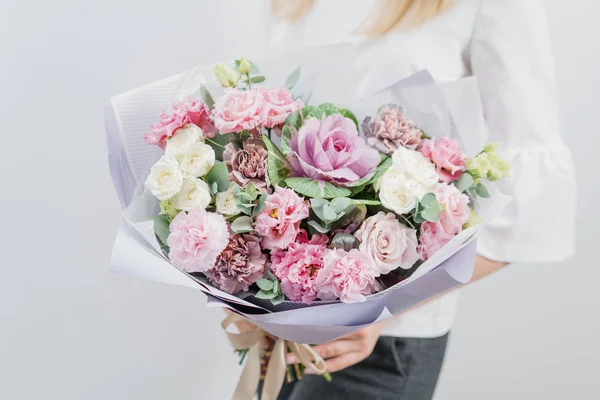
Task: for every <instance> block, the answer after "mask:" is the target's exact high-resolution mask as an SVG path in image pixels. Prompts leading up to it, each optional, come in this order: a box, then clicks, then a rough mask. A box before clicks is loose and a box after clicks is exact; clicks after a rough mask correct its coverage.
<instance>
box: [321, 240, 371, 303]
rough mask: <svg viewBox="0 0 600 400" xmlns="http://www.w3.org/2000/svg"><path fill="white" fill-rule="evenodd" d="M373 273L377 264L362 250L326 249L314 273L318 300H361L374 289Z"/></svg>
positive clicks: (350, 301)
mask: <svg viewBox="0 0 600 400" xmlns="http://www.w3.org/2000/svg"><path fill="white" fill-rule="evenodd" d="M376 277H377V268H376V267H375V266H374V265H373V262H372V261H371V259H370V258H369V256H367V255H366V254H365V253H363V252H362V251H360V250H358V249H352V250H350V251H349V252H347V251H345V250H342V249H330V250H327V251H326V252H325V257H323V268H321V269H320V270H319V272H318V274H317V290H318V293H317V296H318V297H319V298H320V299H321V300H335V299H337V298H339V299H340V300H341V301H342V302H344V303H355V302H359V301H365V300H366V297H365V296H367V295H369V294H371V293H373V291H374V290H375V278H376Z"/></svg>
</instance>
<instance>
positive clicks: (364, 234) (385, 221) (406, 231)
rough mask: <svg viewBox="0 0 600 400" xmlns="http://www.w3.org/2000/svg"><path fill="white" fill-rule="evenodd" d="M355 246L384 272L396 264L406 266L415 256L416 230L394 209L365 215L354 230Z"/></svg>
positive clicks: (383, 273)
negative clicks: (394, 211) (358, 244)
mask: <svg viewBox="0 0 600 400" xmlns="http://www.w3.org/2000/svg"><path fill="white" fill-rule="evenodd" d="M354 236H356V238H357V239H358V240H359V241H360V242H361V243H360V246H359V250H360V251H362V252H364V253H365V254H367V255H368V256H369V257H370V258H371V260H372V261H373V263H374V265H375V266H376V267H377V269H378V275H385V274H387V273H390V272H392V271H393V270H395V269H396V268H403V269H410V268H411V267H412V266H413V265H414V264H415V262H417V260H418V259H419V255H418V254H417V244H418V242H417V232H416V231H415V230H414V229H410V228H409V227H407V226H406V225H403V224H401V223H400V222H399V221H398V219H396V215H395V214H394V213H387V214H386V213H384V212H383V211H380V212H379V213H377V214H375V215H373V216H371V217H369V218H367V219H366V220H365V221H364V222H363V224H362V225H361V227H360V228H359V229H358V230H357V231H356V233H355V234H354Z"/></svg>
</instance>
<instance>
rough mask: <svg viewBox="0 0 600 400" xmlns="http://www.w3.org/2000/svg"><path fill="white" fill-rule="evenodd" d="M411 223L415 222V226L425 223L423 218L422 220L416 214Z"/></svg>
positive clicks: (419, 215)
mask: <svg viewBox="0 0 600 400" xmlns="http://www.w3.org/2000/svg"><path fill="white" fill-rule="evenodd" d="M413 221H415V223H417V224H422V223H423V222H425V221H426V220H425V218H423V217H422V216H421V214H420V213H419V214H416V215H415V216H414V217H413Z"/></svg>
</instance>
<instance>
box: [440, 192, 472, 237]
mask: <svg viewBox="0 0 600 400" xmlns="http://www.w3.org/2000/svg"><path fill="white" fill-rule="evenodd" d="M434 193H435V198H436V200H437V202H438V204H439V205H440V209H441V211H440V214H439V219H440V221H439V222H440V224H442V226H443V228H444V230H445V231H446V232H448V233H449V234H451V235H456V234H457V233H459V232H460V231H462V227H463V225H464V224H466V223H467V221H468V220H469V216H470V215H471V213H470V211H469V197H468V196H467V195H465V194H463V193H461V192H460V190H458V189H457V188H456V186H454V185H446V184H444V183H439V184H437V185H436V187H435V190H434Z"/></svg>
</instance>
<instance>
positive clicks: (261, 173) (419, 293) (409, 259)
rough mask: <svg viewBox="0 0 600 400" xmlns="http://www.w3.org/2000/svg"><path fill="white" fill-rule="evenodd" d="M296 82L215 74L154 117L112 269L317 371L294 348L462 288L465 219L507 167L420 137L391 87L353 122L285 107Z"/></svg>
mask: <svg viewBox="0 0 600 400" xmlns="http://www.w3.org/2000/svg"><path fill="white" fill-rule="evenodd" d="M301 71H302V70H301V68H300V67H298V68H296V69H295V70H294V71H293V72H292V73H291V74H290V75H289V76H288V78H287V79H286V80H285V83H284V84H283V85H276V86H268V85H264V86H263V83H264V82H265V81H266V80H267V79H266V78H267V77H265V76H263V75H261V74H260V72H259V69H258V67H257V66H256V65H255V64H254V63H252V62H249V61H248V60H246V59H244V58H240V59H238V60H235V62H233V63H225V62H224V63H219V64H216V65H214V66H213V68H212V73H213V76H210V75H209V73H208V71H207V70H206V69H205V70H204V71H203V75H202V76H203V80H204V81H205V83H206V84H204V83H201V84H199V85H198V88H199V90H198V92H197V93H196V94H195V95H191V96H190V95H185V96H181V97H180V98H179V99H177V100H175V101H173V102H172V103H171V104H170V105H169V106H168V107H167V109H166V110H164V111H163V112H162V114H160V115H156V117H155V118H156V122H155V123H154V124H153V125H152V126H151V127H149V132H147V133H146V134H145V135H144V141H145V142H146V144H148V145H154V146H156V149H157V153H153V155H152V159H153V161H152V162H153V164H152V165H151V167H150V169H149V171H147V168H146V174H145V175H146V177H145V179H144V181H143V182H144V183H143V185H140V186H139V188H138V190H137V192H135V193H133V194H132V195H131V199H130V201H129V204H128V208H127V209H126V211H125V213H124V219H123V221H124V222H123V224H122V226H121V230H120V234H119V237H118V238H117V242H116V244H115V250H114V253H113V260H112V264H113V266H115V265H116V266H117V268H119V269H121V270H124V269H125V270H128V271H130V272H131V271H132V270H136V271H139V270H142V269H144V268H147V270H146V272H144V274H145V275H146V276H151V277H153V278H154V279H158V280H163V281H167V282H172V283H174V282H175V281H180V280H182V279H184V280H185V281H186V283H185V284H186V285H191V286H195V287H198V288H200V289H201V290H203V291H204V292H205V293H207V294H208V295H209V297H210V300H211V302H212V303H213V304H218V305H220V306H223V307H227V308H229V309H230V310H233V311H234V312H235V314H234V315H237V316H238V317H235V316H230V317H228V318H227V320H226V322H225V323H224V328H227V325H229V324H231V323H234V322H235V321H236V318H240V317H239V316H241V317H244V318H246V319H248V320H250V321H251V322H252V323H253V324H255V325H257V326H258V327H260V329H261V332H265V333H268V334H270V335H272V336H273V337H275V338H278V339H279V342H276V344H275V347H276V348H277V349H278V350H277V351H278V354H279V353H281V354H283V353H282V352H284V351H285V349H286V347H287V348H288V349H289V350H291V351H294V352H296V353H297V354H298V355H299V358H300V359H301V360H304V361H303V364H304V365H305V366H308V367H311V368H314V369H316V370H317V371H323V365H322V360H319V359H318V356H317V355H316V354H314V352H311V350H310V347H308V346H305V347H299V346H300V345H298V343H321V342H325V341H328V340H331V339H333V338H335V337H337V336H341V335H343V334H346V333H348V332H350V331H352V330H356V329H360V328H361V327H363V326H365V325H367V324H370V323H374V322H377V321H379V320H381V319H384V318H388V317H389V316H391V315H392V314H393V313H395V312H398V311H400V310H402V309H406V308H408V307H410V306H412V305H414V304H416V303H418V302H419V301H421V300H424V299H426V298H429V297H432V296H434V295H436V294H439V293H441V292H443V291H445V290H447V289H450V288H451V287H453V286H456V285H458V284H460V283H463V282H464V281H466V280H468V279H469V277H470V273H471V271H472V268H473V262H474V261H473V260H474V248H473V246H472V245H470V244H471V240H472V238H473V237H474V234H475V233H476V232H477V225H478V224H479V223H480V222H481V221H482V218H481V216H480V215H478V213H479V214H485V209H486V205H487V209H488V211H489V208H494V207H490V205H496V206H497V204H498V203H502V201H498V202H494V201H493V197H496V196H492V198H490V193H491V192H492V191H490V190H488V188H487V187H486V185H487V183H488V182H490V181H496V180H499V179H502V178H504V177H506V176H507V175H508V173H509V166H508V164H507V162H506V161H504V160H502V159H501V158H500V157H499V156H498V155H497V154H496V151H495V150H496V146H495V145H494V144H488V145H485V146H483V148H482V149H480V151H478V152H476V153H475V154H473V155H472V156H468V155H467V154H466V153H465V151H464V150H463V146H462V144H461V141H460V140H459V138H458V137H453V136H452V133H453V132H452V130H453V129H450V131H449V132H447V133H446V134H445V135H439V134H438V133H439V132H435V134H434V133H432V132H428V131H427V130H426V129H425V128H424V126H423V125H424V124H423V121H420V122H417V121H416V120H415V119H413V117H412V115H411V113H410V110H408V109H407V108H405V107H404V106H403V104H402V103H401V101H400V100H402V96H401V95H398V90H399V89H398V88H397V87H396V88H390V89H388V90H387V91H386V92H385V95H384V94H382V93H379V94H378V95H377V96H374V97H373V98H372V99H371V100H370V101H368V102H367V104H368V107H366V108H368V109H370V110H371V111H372V112H370V113H364V112H363V109H364V108H365V107H363V106H359V107H357V108H358V109H359V111H360V112H362V113H363V114H364V115H360V118H359V116H358V113H357V112H355V111H353V110H352V108H351V107H343V106H341V105H337V104H334V103H330V102H322V103H316V102H313V101H311V96H310V94H308V93H306V92H305V93H295V92H294V87H295V85H296V84H297V83H298V81H299V80H300V76H301ZM207 76H210V79H208V78H207ZM209 80H212V82H213V83H214V82H218V83H219V84H220V86H221V87H217V86H215V85H214V84H213V86H212V87H213V90H212V92H213V93H216V92H220V94H219V95H218V96H217V95H215V98H216V100H213V96H212V95H211V91H210V90H209V88H208V86H210V85H209V84H208V81H209ZM427 83H430V82H427ZM412 86H413V87H414V85H412ZM177 90H179V89H177ZM142 98H143V99H144V100H143V101H141V102H139V103H137V104H138V106H137V107H138V108H139V107H141V108H142V109H145V108H146V106H147V104H149V102H150V100H148V97H146V96H142ZM383 98H385V100H386V101H385V102H379V103H377V101H382V99H383ZM373 99H377V100H373ZM357 104H358V103H357ZM363 105H364V103H363ZM138 111H139V109H138ZM117 114H118V112H114V113H113V114H111V115H113V116H114V115H117ZM146 114H147V113H146ZM117 117H121V118H123V115H120V116H119V115H117ZM419 117H420V116H419ZM123 119H126V118H123ZM451 122H452V121H451ZM122 126H123V121H121V127H122ZM451 126H454V125H451ZM143 128H144V127H140V126H139V124H138V123H137V121H136V129H143ZM454 128H455V127H454ZM109 130H110V124H109ZM117 130H118V131H119V132H120V134H121V135H123V133H122V131H121V130H120V129H117ZM454 130H456V129H454ZM454 133H455V132H454ZM140 136H141V135H140ZM454 136H456V135H454ZM138 140H139V137H138ZM122 147H123V148H125V147H127V146H125V145H123V146H122ZM157 155H158V156H159V158H158V160H157V161H154V160H156V158H155V157H156V156H157ZM143 158H144V159H146V160H148V159H150V157H143ZM121 161H122V158H121ZM113 164H114V163H113ZM111 166H112V165H111ZM117 172H119V174H120V177H121V179H120V180H119V182H120V184H119V183H117V181H116V183H117V188H118V189H119V188H121V189H122V187H123V182H124V181H125V180H124V179H123V176H124V174H123V171H122V170H121V171H117ZM497 196H498V198H499V199H502V196H501V195H497ZM482 203H483V206H482ZM496 208H497V207H496ZM479 209H481V211H480V210H479ZM134 248H138V249H140V248H142V249H145V250H150V253H151V254H152V256H151V257H152V261H150V262H148V261H149V259H148V252H146V253H145V255H144V256H143V257H142V255H141V254H139V255H138V256H137V257H136V256H132V253H131V251H132V249H134ZM124 253H128V257H124V256H123V254H124ZM173 267H175V268H176V269H177V270H178V272H179V275H177V277H176V278H174V277H175V275H172V274H173V271H174V270H175V268H173ZM167 270H168V271H169V272H168V274H171V275H169V277H168V278H167V277H166V275H164V274H165V271H167ZM183 276H185V278H183ZM340 310H343V311H342V313H341V315H340V313H339V311H340ZM257 329H258V328H257ZM230 336H231V337H232V338H234V337H235V335H234V334H230ZM238 342H239V341H238ZM242 342H244V340H242ZM246 342H247V341H246ZM232 343H233V344H234V345H235V346H236V348H238V350H247V348H248V346H247V345H239V344H236V339H233V340H232ZM294 346H296V347H294ZM241 347H246V348H241ZM257 352H258V350H255V351H254V352H253V353H252V354H253V359H255V360H258V359H259V357H258V356H257V354H258V353H257ZM281 354H279V355H277V357H279V358H281V357H282V355H281ZM249 362H251V363H253V365H255V364H256V361H249ZM269 369H271V370H281V368H279V367H276V366H272V367H271V366H270V368H269ZM278 374H279V372H278ZM247 379H248V378H246V380H247ZM269 379H280V378H269ZM250 380H252V381H253V380H254V379H250ZM242 381H244V378H242ZM244 385H246V386H248V384H247V383H246V384H244V383H241V386H244ZM252 385H253V384H252V383H251V384H249V386H250V387H252ZM238 389H239V388H238ZM239 390H241V389H239ZM248 391H249V392H251V391H252V389H248Z"/></svg>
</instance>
